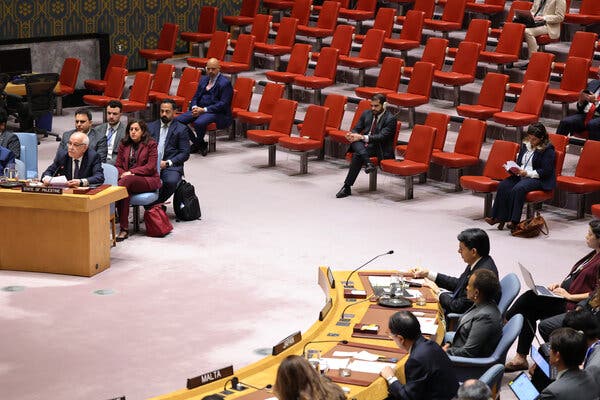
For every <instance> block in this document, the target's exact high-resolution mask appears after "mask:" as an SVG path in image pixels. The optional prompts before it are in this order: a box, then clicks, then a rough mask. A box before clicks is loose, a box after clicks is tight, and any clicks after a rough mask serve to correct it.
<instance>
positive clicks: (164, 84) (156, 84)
mask: <svg viewBox="0 0 600 400" xmlns="http://www.w3.org/2000/svg"><path fill="white" fill-rule="evenodd" d="M174 73H175V66H174V65H173V64H164V63H161V64H159V65H158V67H156V74H154V79H153V80H152V87H151V88H150V92H149V93H148V98H149V99H150V101H151V102H153V101H155V100H156V96H158V95H167V96H168V95H169V91H170V90H171V83H173V74H174Z"/></svg>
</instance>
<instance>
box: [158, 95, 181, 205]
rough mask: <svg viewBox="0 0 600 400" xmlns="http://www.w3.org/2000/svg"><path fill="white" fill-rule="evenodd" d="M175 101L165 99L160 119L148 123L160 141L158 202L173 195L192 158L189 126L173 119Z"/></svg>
mask: <svg viewBox="0 0 600 400" xmlns="http://www.w3.org/2000/svg"><path fill="white" fill-rule="evenodd" d="M175 107H176V105H175V102H174V101H173V100H171V99H164V100H163V101H162V102H161V103H160V120H156V121H153V122H151V123H149V124H148V132H149V133H150V135H152V137H153V138H154V140H156V142H157V143H158V159H159V160H160V180H161V181H162V186H161V187H160V192H159V194H158V200H157V203H164V202H165V201H166V200H168V199H169V197H171V195H172V194H173V193H174V192H175V189H176V188H177V184H178V183H179V181H180V180H181V177H182V175H183V163H184V162H185V161H186V160H187V159H188V158H190V142H189V135H190V132H189V131H190V130H189V128H188V127H187V126H186V125H184V124H182V123H181V122H179V121H177V120H175V119H173V117H174V115H175Z"/></svg>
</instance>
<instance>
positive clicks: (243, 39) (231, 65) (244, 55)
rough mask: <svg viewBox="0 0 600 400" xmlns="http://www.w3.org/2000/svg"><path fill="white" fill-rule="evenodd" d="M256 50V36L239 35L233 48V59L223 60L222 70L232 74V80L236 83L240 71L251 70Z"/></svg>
mask: <svg viewBox="0 0 600 400" xmlns="http://www.w3.org/2000/svg"><path fill="white" fill-rule="evenodd" d="M253 52H254V36H252V35H248V34H245V33H243V34H241V35H240V36H238V40H237V45H236V46H235V49H234V50H233V55H232V56H231V61H221V72H223V73H226V74H230V75H231V82H232V83H235V80H236V78H237V75H238V74H239V73H240V72H244V71H249V70H250V64H251V61H252V54H253Z"/></svg>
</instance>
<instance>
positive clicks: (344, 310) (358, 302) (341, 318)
mask: <svg viewBox="0 0 600 400" xmlns="http://www.w3.org/2000/svg"><path fill="white" fill-rule="evenodd" d="M374 298H377V296H375V295H373V296H371V297H368V298H366V299H364V300H361V301H357V302H355V303H351V304H348V305H347V306H346V307H344V309H343V310H342V315H341V316H340V321H345V320H346V317H345V315H346V310H348V309H349V308H350V307H352V306H355V305H357V304H360V303H364V302H365V301H373V299H374Z"/></svg>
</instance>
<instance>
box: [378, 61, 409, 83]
mask: <svg viewBox="0 0 600 400" xmlns="http://www.w3.org/2000/svg"><path fill="white" fill-rule="evenodd" d="M403 65H404V61H403V60H402V59H401V58H398V57H386V58H384V59H383V63H381V69H380V70H379V76H378V77H377V82H376V83H375V86H376V87H378V88H383V89H389V90H393V91H394V92H396V91H398V85H400V79H401V78H402V66H403Z"/></svg>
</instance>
